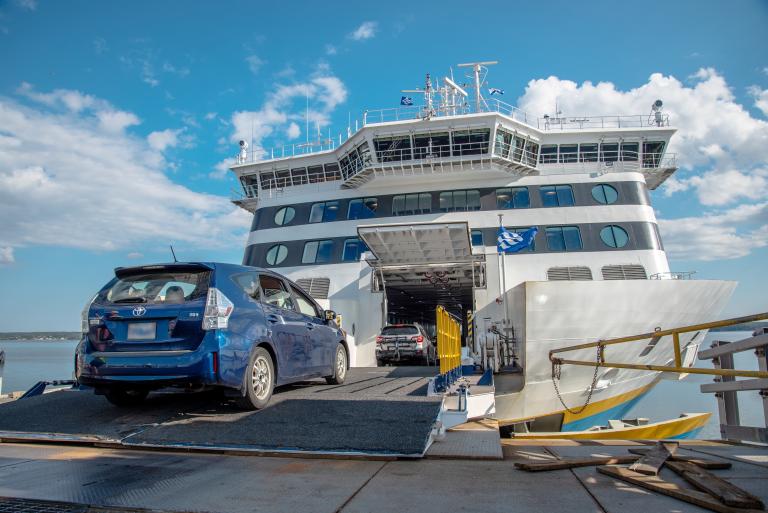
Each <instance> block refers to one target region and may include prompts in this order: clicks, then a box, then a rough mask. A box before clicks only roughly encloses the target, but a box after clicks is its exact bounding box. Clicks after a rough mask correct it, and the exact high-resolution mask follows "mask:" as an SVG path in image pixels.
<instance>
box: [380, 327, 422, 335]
mask: <svg viewBox="0 0 768 513" xmlns="http://www.w3.org/2000/svg"><path fill="white" fill-rule="evenodd" d="M381 334H382V335H418V334H419V330H418V329H416V326H387V327H386V328H384V329H383V330H381Z"/></svg>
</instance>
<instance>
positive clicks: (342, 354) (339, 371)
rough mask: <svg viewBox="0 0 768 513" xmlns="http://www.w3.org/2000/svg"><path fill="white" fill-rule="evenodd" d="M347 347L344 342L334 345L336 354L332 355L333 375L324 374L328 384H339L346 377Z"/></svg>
mask: <svg viewBox="0 0 768 513" xmlns="http://www.w3.org/2000/svg"><path fill="white" fill-rule="evenodd" d="M347 360H348V358H347V348H346V347H344V344H339V345H337V346H336V354H335V355H334V357H333V376H326V377H325V381H327V382H328V384H329V385H341V384H342V383H344V379H345V378H346V377H347Z"/></svg>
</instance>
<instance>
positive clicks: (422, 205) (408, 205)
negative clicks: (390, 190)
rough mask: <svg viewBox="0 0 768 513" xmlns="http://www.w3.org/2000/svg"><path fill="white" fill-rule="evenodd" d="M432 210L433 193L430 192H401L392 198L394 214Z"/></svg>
mask: <svg viewBox="0 0 768 513" xmlns="http://www.w3.org/2000/svg"><path fill="white" fill-rule="evenodd" d="M430 212H432V195H431V194H429V193H420V194H399V195H397V196H395V197H393V198H392V214H393V215H396V216H407V215H414V214H429V213H430Z"/></svg>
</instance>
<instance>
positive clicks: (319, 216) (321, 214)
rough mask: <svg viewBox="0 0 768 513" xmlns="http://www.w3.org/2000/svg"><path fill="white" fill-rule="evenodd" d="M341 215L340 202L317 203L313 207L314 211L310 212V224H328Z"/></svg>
mask: <svg viewBox="0 0 768 513" xmlns="http://www.w3.org/2000/svg"><path fill="white" fill-rule="evenodd" d="M338 215H339V202H338V201H326V202H323V203H315V204H314V205H312V209H311V210H310V211H309V222H310V223H326V222H328V221H335V220H336V218H337V217H338Z"/></svg>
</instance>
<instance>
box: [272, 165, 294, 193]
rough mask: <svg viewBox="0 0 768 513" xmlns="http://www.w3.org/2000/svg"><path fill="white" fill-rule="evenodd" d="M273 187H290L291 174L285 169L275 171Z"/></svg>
mask: <svg viewBox="0 0 768 513" xmlns="http://www.w3.org/2000/svg"><path fill="white" fill-rule="evenodd" d="M275 177H276V178H275V187H277V188H278V189H282V188H283V187H288V186H289V185H291V172H290V171H288V170H287V169H278V170H277V171H275Z"/></svg>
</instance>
